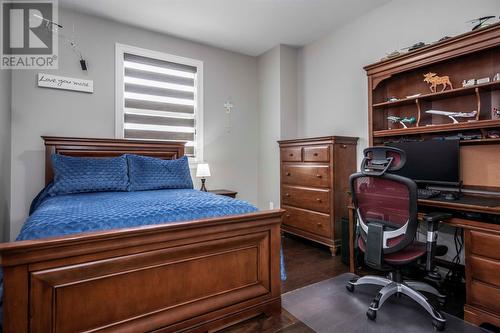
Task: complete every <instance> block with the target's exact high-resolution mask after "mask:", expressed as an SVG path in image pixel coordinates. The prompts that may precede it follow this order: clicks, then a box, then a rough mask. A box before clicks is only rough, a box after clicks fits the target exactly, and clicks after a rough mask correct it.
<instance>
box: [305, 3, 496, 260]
mask: <svg viewBox="0 0 500 333" xmlns="http://www.w3.org/2000/svg"><path fill="white" fill-rule="evenodd" d="M499 12H500V1H498V0H476V1H470V0H419V1H414V0H397V1H391V2H389V3H388V4H386V5H384V6H381V7H378V8H377V9H375V10H373V11H371V12H369V13H367V14H365V15H363V16H360V17H359V18H358V19H356V20H354V21H352V22H351V23H350V24H348V25H345V26H344V27H343V28H341V29H338V30H335V31H333V32H332V33H330V34H329V35H328V36H325V37H324V38H321V39H319V40H317V41H315V42H313V43H311V44H308V45H306V46H305V47H304V48H303V49H302V50H301V51H300V53H299V68H298V72H299V83H300V85H299V92H298V98H299V128H298V131H299V134H300V136H302V137H310V136H321V135H332V134H335V135H349V136H358V137H360V140H359V143H358V145H359V146H358V165H359V162H360V160H361V154H362V150H363V149H364V148H365V147H366V146H367V145H368V111H367V110H368V91H367V79H366V73H365V71H364V70H363V66H365V65H367V64H370V63H373V62H376V61H378V60H379V59H380V58H382V57H383V56H384V55H385V54H386V53H389V52H391V51H393V50H398V49H401V48H404V47H407V46H410V45H412V44H414V43H416V42H419V41H424V42H432V41H437V40H439V39H440V38H441V37H443V36H446V35H447V36H454V35H457V34H461V33H464V32H466V31H468V30H470V28H471V25H470V24H468V23H466V21H469V20H471V19H473V18H476V17H480V16H485V15H495V14H498V13H499ZM449 229H450V228H449V227H448V228H446V227H443V228H442V231H445V233H442V234H441V235H440V242H442V243H445V244H446V245H448V247H449V249H450V251H449V254H448V256H447V259H448V260H450V259H451V258H452V256H453V255H454V252H455V251H454V249H453V248H452V247H453V246H452V243H453V241H452V240H453V238H452V236H451V233H450V232H451V231H452V230H449ZM420 237H423V238H422V239H425V236H420ZM462 262H463V261H462Z"/></svg>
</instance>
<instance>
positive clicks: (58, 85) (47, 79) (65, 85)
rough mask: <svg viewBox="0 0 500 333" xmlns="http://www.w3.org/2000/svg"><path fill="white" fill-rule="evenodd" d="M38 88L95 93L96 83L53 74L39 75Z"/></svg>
mask: <svg viewBox="0 0 500 333" xmlns="http://www.w3.org/2000/svg"><path fill="white" fill-rule="evenodd" d="M37 82H38V86H39V87H44V88H53V89H63V90H73V91H82V92H87V93H93V92H94V81H93V80H83V79H77V78H71V77H64V76H56V75H51V74H44V73H38V78H37Z"/></svg>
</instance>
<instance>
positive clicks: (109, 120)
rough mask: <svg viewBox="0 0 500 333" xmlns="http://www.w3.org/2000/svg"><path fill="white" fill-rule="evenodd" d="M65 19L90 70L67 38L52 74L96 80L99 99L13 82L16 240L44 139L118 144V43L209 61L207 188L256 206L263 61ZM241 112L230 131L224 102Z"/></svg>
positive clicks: (26, 77) (21, 79)
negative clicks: (259, 63) (71, 138)
mask: <svg viewBox="0 0 500 333" xmlns="http://www.w3.org/2000/svg"><path fill="white" fill-rule="evenodd" d="M59 18H60V21H61V23H62V25H63V26H64V27H65V29H63V31H62V33H63V34H65V35H66V36H70V35H71V32H72V26H73V24H74V26H75V31H76V38H77V41H78V44H79V46H80V48H81V50H82V52H83V54H84V56H85V57H86V58H87V59H88V65H89V71H88V73H84V72H82V71H81V70H80V68H79V63H78V59H77V57H76V56H75V54H74V53H73V52H72V50H71V49H70V48H69V47H68V46H67V43H66V42H64V38H63V37H61V38H60V41H59V45H60V46H59V70H53V71H46V72H48V73H50V74H56V75H62V76H69V77H79V78H87V79H92V80H94V89H95V92H94V94H84V93H77V92H68V91H62V90H54V89H43V88H37V87H36V85H35V83H36V82H35V77H36V73H38V72H39V71H33V70H23V71H21V70H17V71H14V72H13V77H12V89H13V94H12V142H13V144H12V184H15V186H13V187H12V194H11V202H12V210H11V226H12V227H11V230H10V237H11V239H14V238H15V237H16V236H17V234H18V233H19V230H20V227H21V226H22V223H23V222H24V220H25V218H26V216H27V213H28V208H29V204H30V201H31V200H32V198H34V196H35V195H36V194H37V192H38V191H40V189H41V188H42V187H43V185H44V181H43V172H44V164H43V161H44V155H43V144H42V140H41V139H40V136H41V135H60V136H81V137H103V138H113V137H114V133H115V132H114V130H115V129H114V110H115V105H114V96H115V73H114V64H115V54H114V50H115V43H117V42H118V43H122V44H127V45H132V46H137V47H142V48H146V49H151V50H155V51H162V52H167V53H172V54H175V55H179V56H185V57H190V58H195V59H199V60H202V61H204V121H205V123H204V124H205V126H204V143H205V153H204V154H205V160H206V161H207V162H209V163H210V167H211V171H212V174H213V176H212V177H211V178H210V179H209V180H208V181H207V186H208V187H209V188H213V189H215V188H229V189H234V190H236V191H238V192H239V195H238V196H239V198H242V199H244V200H248V201H250V202H252V203H254V204H257V161H258V145H257V142H258V139H259V137H258V108H257V100H258V99H257V59H256V58H254V57H249V56H244V55H240V54H237V53H232V52H228V51H224V50H221V49H217V48H213V47H209V46H205V45H201V44H197V43H192V42H188V41H185V40H181V39H177V38H174V37H170V36H166V35H162V34H157V33H154V32H150V31H146V30H141V29H138V28H133V27H130V26H127V25H123V24H119V23H115V22H110V21H106V20H103V19H100V18H96V17H93V16H88V15H83V14H78V13H74V12H68V11H66V10H61V11H60V12H59ZM229 97H230V98H231V100H232V102H233V103H234V105H235V107H234V109H233V113H232V115H231V124H232V128H231V130H230V131H228V130H226V128H225V125H226V118H225V117H226V116H225V112H224V108H223V104H224V102H225V101H226V100H227V99H228V98H229Z"/></svg>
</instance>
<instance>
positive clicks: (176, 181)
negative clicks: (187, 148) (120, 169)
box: [127, 154, 193, 191]
mask: <svg viewBox="0 0 500 333" xmlns="http://www.w3.org/2000/svg"><path fill="white" fill-rule="evenodd" d="M127 159H128V169H129V178H130V186H129V191H145V190H159V189H164V188H193V181H192V180H191V172H190V171H189V162H188V158H187V156H183V157H181V158H179V159H176V160H162V159H159V158H154V157H147V156H139V155H130V154H127Z"/></svg>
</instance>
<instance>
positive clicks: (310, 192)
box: [281, 185, 330, 214]
mask: <svg viewBox="0 0 500 333" xmlns="http://www.w3.org/2000/svg"><path fill="white" fill-rule="evenodd" d="M281 200H282V202H283V204H284V205H291V206H295V207H300V208H306V209H310V210H314V211H317V212H322V213H327V214H328V213H330V190H327V189H312V188H304V187H295V186H287V185H283V186H282V187H281Z"/></svg>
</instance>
